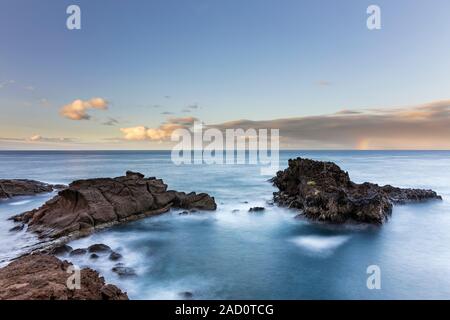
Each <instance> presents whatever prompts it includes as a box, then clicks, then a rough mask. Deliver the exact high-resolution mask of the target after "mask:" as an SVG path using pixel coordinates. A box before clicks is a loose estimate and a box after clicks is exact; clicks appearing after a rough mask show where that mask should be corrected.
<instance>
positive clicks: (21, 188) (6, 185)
mask: <svg viewBox="0 0 450 320" xmlns="http://www.w3.org/2000/svg"><path fill="white" fill-rule="evenodd" d="M63 187H64V186H62V185H51V184H47V183H43V182H40V181H35V180H28V179H0V199H7V198H12V197H18V196H32V195H35V194H39V193H46V192H52V191H53V190H57V189H60V188H63Z"/></svg>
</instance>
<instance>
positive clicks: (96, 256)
mask: <svg viewBox="0 0 450 320" xmlns="http://www.w3.org/2000/svg"><path fill="white" fill-rule="evenodd" d="M89 258H91V259H93V260H96V259H98V258H100V256H99V255H98V254H96V253H91V255H90V256H89Z"/></svg>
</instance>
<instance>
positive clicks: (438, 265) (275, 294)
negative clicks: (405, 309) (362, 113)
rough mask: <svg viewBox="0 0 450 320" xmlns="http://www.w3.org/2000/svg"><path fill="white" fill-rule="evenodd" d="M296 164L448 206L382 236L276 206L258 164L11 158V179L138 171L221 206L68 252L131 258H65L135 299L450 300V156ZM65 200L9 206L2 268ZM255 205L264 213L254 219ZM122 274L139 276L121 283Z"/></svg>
mask: <svg viewBox="0 0 450 320" xmlns="http://www.w3.org/2000/svg"><path fill="white" fill-rule="evenodd" d="M296 157H305V158H311V159H316V160H325V161H333V162H335V163H337V164H338V165H339V166H340V167H341V168H342V169H343V170H345V171H348V173H349V175H350V177H351V179H352V180H353V181H355V182H358V183H359V182H365V181H369V182H374V183H378V184H381V185H383V184H391V185H394V186H398V187H411V188H426V189H433V190H435V191H436V192H438V193H439V194H440V195H441V196H442V197H443V201H437V200H433V201H429V202H425V203H420V204H407V205H398V206H395V207H394V209H393V212H392V217H391V218H390V219H389V220H388V221H387V222H386V223H385V224H384V225H382V226H372V225H364V224H348V225H331V224H327V223H318V222H312V221H308V220H306V219H304V218H302V217H301V216H300V217H299V216H298V214H299V212H298V211H297V210H293V209H287V208H280V207H277V206H275V205H273V204H271V199H272V195H273V192H274V191H276V189H275V187H274V186H272V184H271V183H270V182H269V181H268V180H269V179H270V176H265V175H261V170H260V166H258V165H255V164H252V165H250V164H240V165H238V164H234V165H232V164H230V165H221V164H214V165H206V164H203V165H194V164H192V165H176V164H174V163H173V162H172V161H171V157H170V152H169V151H0V178H26V179H35V180H39V181H43V182H48V183H54V184H69V183H70V182H72V181H73V180H77V179H85V178H97V177H116V176H120V175H124V174H125V172H126V171H127V170H133V171H138V172H141V173H143V174H145V175H146V176H156V177H158V178H161V179H163V180H164V182H165V183H167V184H168V185H169V188H170V189H175V190H178V191H186V192H190V191H196V192H206V193H208V194H210V195H211V196H214V197H215V199H216V202H217V204H218V208H217V211H215V212H202V211H199V212H195V213H191V214H189V215H180V214H179V213H180V212H181V211H182V210H177V209H173V210H172V211H170V212H168V213H166V214H163V215H160V216H156V217H148V218H145V219H142V220H139V221H135V222H130V223H127V224H123V225H120V226H117V227H112V228H110V229H105V230H102V231H100V232H97V233H95V234H93V235H91V236H88V237H85V238H81V239H77V240H74V241H72V242H70V243H69V245H70V246H72V247H73V248H85V247H87V246H89V245H91V244H94V243H103V244H106V245H108V246H110V247H111V248H112V249H113V250H114V251H116V252H118V253H120V254H122V256H123V257H122V259H121V260H120V261H116V262H113V261H110V260H109V259H108V256H107V255H100V257H99V258H98V259H96V260H92V259H91V258H90V257H89V256H88V255H86V256H80V257H70V256H68V255H66V256H64V255H63V256H60V258H61V259H65V260H68V261H71V262H73V263H74V264H75V265H77V266H79V267H90V268H93V269H95V270H97V271H99V272H100V274H101V275H102V276H104V277H105V279H106V281H107V282H109V283H113V284H116V285H117V286H119V287H120V288H121V289H123V290H124V291H126V292H127V293H128V295H129V297H130V298H131V299H183V298H186V297H189V298H191V299H448V298H450V152H449V151H281V152H280V169H282V168H285V167H287V161H288V159H290V158H296ZM54 195H55V193H50V194H40V195H37V196H31V197H19V198H13V199H9V200H2V201H0V266H4V265H6V264H8V263H9V262H10V261H11V259H14V258H15V257H17V256H19V255H21V254H23V253H25V252H27V250H29V248H32V247H33V245H35V244H36V243H37V242H39V240H38V239H37V238H36V236H35V235H34V234H32V233H30V232H27V231H26V230H22V231H19V232H17V231H16V232H11V231H9V230H10V229H11V228H12V227H13V226H14V224H13V222H12V221H10V220H8V218H10V217H11V216H13V215H16V214H19V213H22V212H24V211H27V210H31V209H33V208H36V207H39V206H40V205H42V204H43V203H44V202H45V201H47V200H49V199H51V198H52V197H53V196H54ZM255 206H261V207H265V210H264V211H262V212H259V213H249V212H248V210H249V209H250V208H251V207H255ZM117 263H122V266H125V267H129V268H132V269H133V270H134V272H135V274H136V275H135V276H128V277H123V276H119V275H117V274H116V273H114V272H113V271H112V268H113V267H114V266H115V265H116V264H117ZM374 270H376V272H375V273H374ZM374 277H376V279H375V278H374ZM374 279H375V280H376V281H377V284H378V285H377V286H375V287H374V286H373V283H374V282H373V281H374ZM371 284H372V285H371Z"/></svg>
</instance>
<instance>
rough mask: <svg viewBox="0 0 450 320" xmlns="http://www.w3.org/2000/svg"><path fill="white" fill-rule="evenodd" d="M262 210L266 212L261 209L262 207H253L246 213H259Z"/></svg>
mask: <svg viewBox="0 0 450 320" xmlns="http://www.w3.org/2000/svg"><path fill="white" fill-rule="evenodd" d="M264 210H266V209H265V208H263V207H253V208H250V209H249V210H248V212H261V211H264Z"/></svg>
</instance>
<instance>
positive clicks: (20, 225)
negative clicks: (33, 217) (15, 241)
mask: <svg viewBox="0 0 450 320" xmlns="http://www.w3.org/2000/svg"><path fill="white" fill-rule="evenodd" d="M24 228H25V224H23V223H21V224H18V225H17V226H15V227H12V228H11V229H9V232H17V231H22V230H23V229H24Z"/></svg>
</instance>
